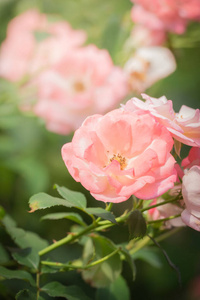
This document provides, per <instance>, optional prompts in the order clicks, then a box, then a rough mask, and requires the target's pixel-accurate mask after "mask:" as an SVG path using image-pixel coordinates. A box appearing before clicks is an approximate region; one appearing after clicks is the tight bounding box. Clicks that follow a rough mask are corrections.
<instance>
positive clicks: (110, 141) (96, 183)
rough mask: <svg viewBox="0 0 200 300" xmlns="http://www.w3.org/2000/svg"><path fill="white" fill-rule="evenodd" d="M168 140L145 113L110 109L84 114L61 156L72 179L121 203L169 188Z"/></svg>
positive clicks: (171, 179)
mask: <svg viewBox="0 0 200 300" xmlns="http://www.w3.org/2000/svg"><path fill="white" fill-rule="evenodd" d="M172 146H173V140H172V138H171V136H170V134H169V132H168V131H167V130H166V128H165V127H164V126H162V125H161V124H159V123H158V122H157V121H156V119H155V118H154V117H152V116H151V115H150V114H149V113H148V112H142V111H136V112H127V111H123V110H122V109H116V110H113V111H111V112H109V113H107V114H106V115H104V116H102V115H93V116H90V117H88V118H87V119H86V120H85V121H84V122H83V124H82V125H81V127H80V128H79V129H78V130H77V131H76V132H75V134H74V137H73V139H72V142H71V143H67V144H65V145H64V146H63V147H62V158H63V160H64V162H65V164H66V166H67V168H68V170H69V172H70V174H71V175H72V177H73V178H74V179H75V180H76V181H77V182H81V184H82V185H83V186H84V187H85V188H86V189H87V190H89V191H90V193H91V195H92V196H93V197H94V198H95V199H97V200H100V201H104V202H114V203H118V202H122V201H125V200H127V199H128V198H129V197H130V196H131V195H132V194H134V195H135V196H136V197H138V198H142V199H152V198H155V197H157V196H159V195H162V194H163V193H165V192H166V191H167V190H169V189H170V188H172V187H173V185H174V182H175V180H176V172H175V170H174V163H175V160H174V158H173V156H172V155H171V154H170V151H171V149H172Z"/></svg>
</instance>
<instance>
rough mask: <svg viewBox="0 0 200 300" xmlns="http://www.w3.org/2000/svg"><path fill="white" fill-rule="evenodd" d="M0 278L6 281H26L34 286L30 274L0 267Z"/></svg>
mask: <svg viewBox="0 0 200 300" xmlns="http://www.w3.org/2000/svg"><path fill="white" fill-rule="evenodd" d="M0 276H2V277H3V278H6V279H21V280H25V281H28V282H29V283H30V284H31V285H32V286H35V281H34V280H33V277H32V276H31V275H30V273H28V272H26V271H23V270H9V269H7V268H4V267H2V266H0Z"/></svg>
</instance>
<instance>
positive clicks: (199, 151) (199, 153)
mask: <svg viewBox="0 0 200 300" xmlns="http://www.w3.org/2000/svg"><path fill="white" fill-rule="evenodd" d="M195 165H196V166H200V148H198V147H192V148H191V149H190V151H189V154H188V156H187V157H186V158H184V159H183V160H182V163H181V166H182V167H184V169H186V168H187V169H190V168H191V167H192V166H195Z"/></svg>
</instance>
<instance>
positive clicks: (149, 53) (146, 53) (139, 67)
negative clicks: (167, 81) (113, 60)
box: [124, 46, 176, 93]
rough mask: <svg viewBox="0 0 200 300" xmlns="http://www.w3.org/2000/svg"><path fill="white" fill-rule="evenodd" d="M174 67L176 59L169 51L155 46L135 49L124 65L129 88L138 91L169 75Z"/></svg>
mask: <svg viewBox="0 0 200 300" xmlns="http://www.w3.org/2000/svg"><path fill="white" fill-rule="evenodd" d="M175 69H176V61H175V58H174V56H173V54H172V53H171V51H170V50H169V49H167V48H164V47H156V46H155V47H142V48H139V49H137V50H136V52H135V54H134V56H133V57H132V58H130V59H129V60H128V61H127V63H126V64H125V66H124V70H125V72H126V73H127V76H128V80H129V85H130V88H131V89H132V90H133V91H136V92H138V93H141V92H144V91H145V90H146V89H147V88H148V87H150V86H152V85H153V84H154V83H155V82H156V81H158V80H160V79H162V78H165V77H167V76H169V75H170V74H171V73H173V72H174V71H175Z"/></svg>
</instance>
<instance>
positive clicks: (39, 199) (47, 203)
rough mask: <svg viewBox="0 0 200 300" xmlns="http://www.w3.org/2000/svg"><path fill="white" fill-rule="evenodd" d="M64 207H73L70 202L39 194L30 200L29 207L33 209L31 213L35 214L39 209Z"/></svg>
mask: <svg viewBox="0 0 200 300" xmlns="http://www.w3.org/2000/svg"><path fill="white" fill-rule="evenodd" d="M57 205H62V206H65V207H72V206H73V205H72V203H71V202H70V201H67V200H64V199H61V198H56V197H52V196H50V195H48V194H45V193H39V194H36V195H34V196H32V197H31V198H30V200H29V206H30V208H31V210H30V212H34V211H36V210H38V209H45V208H49V207H52V206H57Z"/></svg>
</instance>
